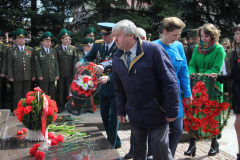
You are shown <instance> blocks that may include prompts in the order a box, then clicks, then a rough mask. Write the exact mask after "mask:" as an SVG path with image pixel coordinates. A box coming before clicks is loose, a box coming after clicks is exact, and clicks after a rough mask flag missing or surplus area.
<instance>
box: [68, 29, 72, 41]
mask: <svg viewBox="0 0 240 160" xmlns="http://www.w3.org/2000/svg"><path fill="white" fill-rule="evenodd" d="M68 35H69V37H70V38H69V39H72V32H70V31H68Z"/></svg>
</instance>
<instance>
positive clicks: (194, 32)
mask: <svg viewBox="0 0 240 160" xmlns="http://www.w3.org/2000/svg"><path fill="white" fill-rule="evenodd" d="M197 32H198V30H197V29H192V30H191V31H190V33H189V38H192V37H197V36H198V33H197Z"/></svg>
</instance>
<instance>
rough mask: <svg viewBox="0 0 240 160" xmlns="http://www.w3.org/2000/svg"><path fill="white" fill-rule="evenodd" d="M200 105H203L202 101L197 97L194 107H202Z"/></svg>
mask: <svg viewBox="0 0 240 160" xmlns="http://www.w3.org/2000/svg"><path fill="white" fill-rule="evenodd" d="M202 105H203V101H202V100H201V99H200V98H198V100H197V103H196V107H199V108H200V107H202Z"/></svg>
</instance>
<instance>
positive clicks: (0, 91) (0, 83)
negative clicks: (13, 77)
mask: <svg viewBox="0 0 240 160" xmlns="http://www.w3.org/2000/svg"><path fill="white" fill-rule="evenodd" d="M2 94H3V93H2V78H1V77H0V109H2V102H3V100H2V98H3V97H2Z"/></svg>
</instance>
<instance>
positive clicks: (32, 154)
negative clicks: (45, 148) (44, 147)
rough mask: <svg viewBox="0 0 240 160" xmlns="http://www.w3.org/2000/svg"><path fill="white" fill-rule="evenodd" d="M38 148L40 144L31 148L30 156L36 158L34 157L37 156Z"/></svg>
mask: <svg viewBox="0 0 240 160" xmlns="http://www.w3.org/2000/svg"><path fill="white" fill-rule="evenodd" d="M38 147H40V144H39V143H37V144H34V145H33V147H32V148H30V150H29V154H30V155H31V156H34V157H35V156H36V153H37V150H38Z"/></svg>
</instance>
